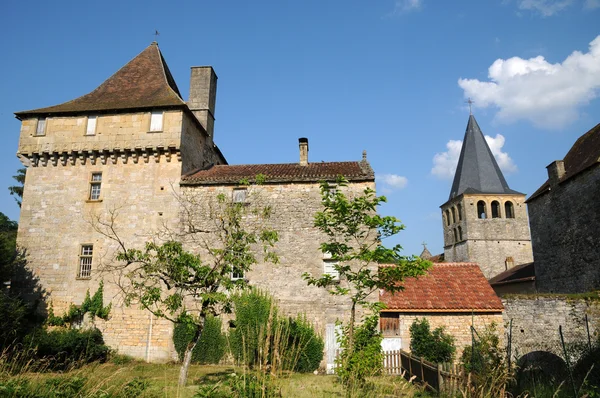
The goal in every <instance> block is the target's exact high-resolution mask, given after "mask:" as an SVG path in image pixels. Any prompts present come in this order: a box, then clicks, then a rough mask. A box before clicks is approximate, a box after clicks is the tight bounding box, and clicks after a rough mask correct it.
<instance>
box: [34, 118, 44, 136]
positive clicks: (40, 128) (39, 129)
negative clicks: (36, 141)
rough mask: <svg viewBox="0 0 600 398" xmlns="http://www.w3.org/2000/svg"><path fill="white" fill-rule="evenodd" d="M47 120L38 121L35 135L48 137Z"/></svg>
mask: <svg viewBox="0 0 600 398" xmlns="http://www.w3.org/2000/svg"><path fill="white" fill-rule="evenodd" d="M46 120H47V119H46V118H43V119H38V121H37V127H36V128H35V135H46Z"/></svg>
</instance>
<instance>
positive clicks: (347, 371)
mask: <svg viewBox="0 0 600 398" xmlns="http://www.w3.org/2000/svg"><path fill="white" fill-rule="evenodd" d="M378 323H379V317H378V316H377V315H372V316H370V317H368V318H366V319H365V320H364V322H363V323H362V324H361V325H360V326H358V327H356V328H355V329H354V347H353V349H352V350H349V349H348V348H349V346H348V344H349V342H348V330H347V329H348V328H347V327H345V328H344V333H343V335H342V336H341V341H340V343H341V348H342V353H341V354H340V356H339V358H338V359H337V360H336V364H337V365H338V367H337V369H336V373H337V374H338V375H339V376H340V378H341V379H342V382H343V383H344V384H345V385H347V386H358V387H360V386H362V385H363V384H364V383H365V381H366V378H367V377H371V376H378V375H380V374H381V372H382V371H383V352H382V350H381V340H382V339H383V337H382V336H381V333H380V332H379V331H378V327H377V326H378ZM350 352H351V353H350ZM349 353H350V355H349Z"/></svg>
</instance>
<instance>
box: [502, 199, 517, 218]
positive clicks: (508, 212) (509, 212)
mask: <svg viewBox="0 0 600 398" xmlns="http://www.w3.org/2000/svg"><path fill="white" fill-rule="evenodd" d="M504 214H505V217H506V218H515V208H514V207H513V204H512V202H511V201H508V202H505V203H504Z"/></svg>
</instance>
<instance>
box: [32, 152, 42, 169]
mask: <svg viewBox="0 0 600 398" xmlns="http://www.w3.org/2000/svg"><path fill="white" fill-rule="evenodd" d="M30 159H31V165H32V166H33V167H37V166H38V162H39V160H40V157H39V156H38V155H37V154H35V153H34V154H32V155H31V158H30Z"/></svg>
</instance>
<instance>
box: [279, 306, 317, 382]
mask: <svg viewBox="0 0 600 398" xmlns="http://www.w3.org/2000/svg"><path fill="white" fill-rule="evenodd" d="M284 327H285V328H286V329H287V331H288V336H289V337H288V339H289V343H288V347H294V348H295V350H296V351H297V354H296V355H295V356H296V360H295V365H294V366H293V369H290V370H294V371H296V372H301V373H305V372H312V371H314V370H316V369H317V368H318V367H319V364H320V363H321V360H323V349H324V348H325V342H324V341H323V338H322V337H321V336H318V335H317V334H316V333H315V329H314V328H313V327H312V325H311V324H310V323H309V322H308V320H307V319H306V316H304V315H298V316H297V317H296V318H289V319H288V320H287V323H286V325H285V326H284Z"/></svg>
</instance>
